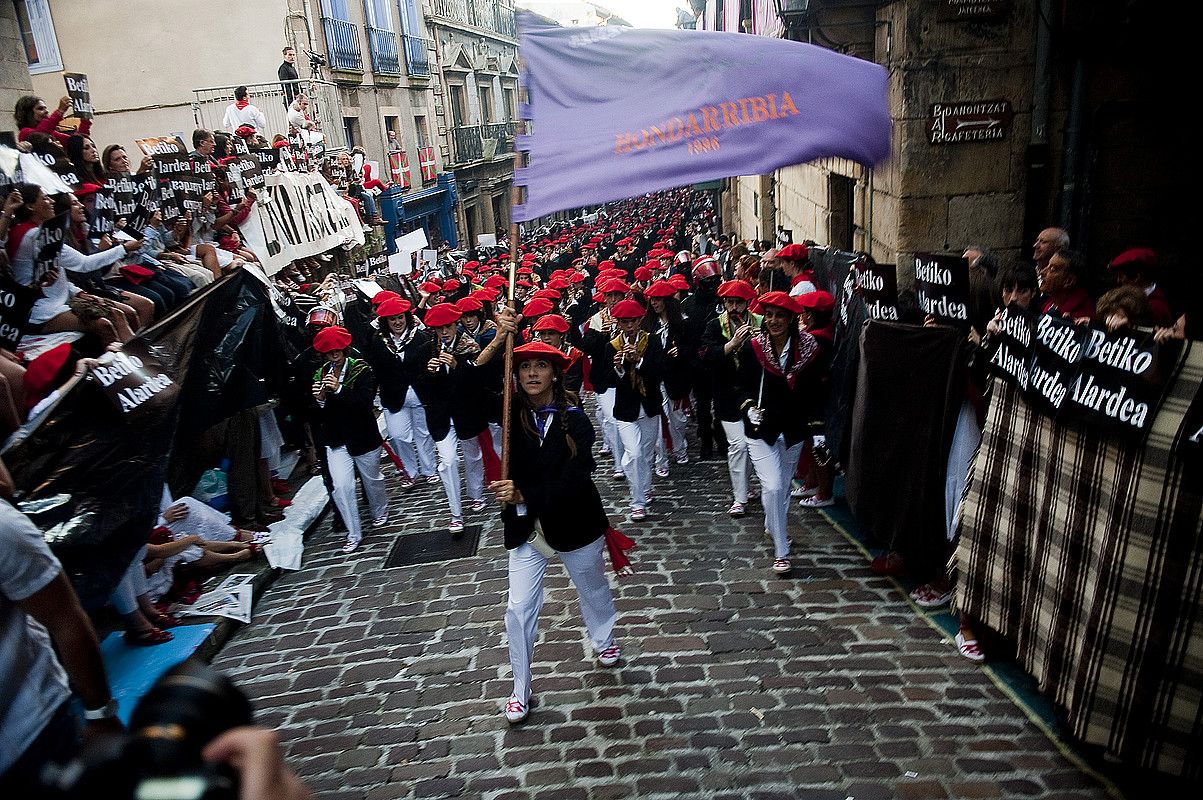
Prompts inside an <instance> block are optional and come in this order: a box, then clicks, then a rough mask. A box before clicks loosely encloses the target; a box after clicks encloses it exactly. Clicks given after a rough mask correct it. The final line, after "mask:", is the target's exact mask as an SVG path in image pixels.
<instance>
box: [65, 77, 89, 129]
mask: <svg viewBox="0 0 1203 800" xmlns="http://www.w3.org/2000/svg"><path fill="white" fill-rule="evenodd" d="M63 83H65V84H66V85H67V96H68V97H70V98H71V110H72V111H74V112H75V116H77V117H79V118H80V119H91V118H92V92H91V91H90V90H89V89H88V76H87V75H84V74H83V73H82V72H64V73H63Z"/></svg>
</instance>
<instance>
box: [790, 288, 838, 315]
mask: <svg viewBox="0 0 1203 800" xmlns="http://www.w3.org/2000/svg"><path fill="white" fill-rule="evenodd" d="M798 305H799V306H801V307H802V308H809V309H813V310H814V311H830V310H831V309H833V308H835V298H834V297H832V296H831V295H830V294H829V293H827V292H825V291H823V290H822V289H819V290H818V291H814V292H807V293H806V294H804V295H800V296H799V297H798Z"/></svg>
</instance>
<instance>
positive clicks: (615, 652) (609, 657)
mask: <svg viewBox="0 0 1203 800" xmlns="http://www.w3.org/2000/svg"><path fill="white" fill-rule="evenodd" d="M597 660H598V662H599V663H600V664H601V665H602V666H603V667H612V666H614V665H615V664H617V663H618V662H619V661H621V660H622V649H621V648H620V647H619V646H618V645H616V644H615V645H610V646H609V647H607V648H606V649H605V650H602V651H601V652H600V653H598V654H597Z"/></svg>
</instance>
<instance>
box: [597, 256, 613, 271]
mask: <svg viewBox="0 0 1203 800" xmlns="http://www.w3.org/2000/svg"><path fill="white" fill-rule="evenodd" d="M597 268H598V270H603V269H614V262H613V261H611V260H610V259H608V258H607V259H606V260H605V261H599V262H597Z"/></svg>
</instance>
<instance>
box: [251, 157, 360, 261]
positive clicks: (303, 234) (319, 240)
mask: <svg viewBox="0 0 1203 800" xmlns="http://www.w3.org/2000/svg"><path fill="white" fill-rule="evenodd" d="M239 228H240V230H241V231H242V238H243V240H244V241H245V242H246V245H247V247H249V248H251V250H253V251H254V253H255V255H256V256H258V257H259V260H260V261H261V262H262V263H263V269H264V270H265V271H266V272H267V274H268V275H274V274H275V273H277V272H279V271H280V270H281V269H283V268H284V267H286V266H287V265H288V264H289V262H291V261H295V260H296V259H298V258H307V257H309V256H316V255H318V254H319V253H324V252H326V251H327V250H331V249H333V248H335V247H338V246H340V245H344V244H347V243H354V244H360V245H361V244H363V241H364V234H363V226H362V225H360V223H359V217H358V215H357V214H356V213H355V208H354V206H352V205H351V204H350V203H349V202H347V201H346V200H344V199H343V198H342V197H340V196H339V194H338V192H337V191H335V190H334V187H333V186H331V185H330V184H329V183H327V182H326V180H325V179H324V178H322V176H321V175H320V174H318V173H316V172H274V173H270V174H268V175H267V179H266V185H265V186H264V189H263V191H261V192H260V193H259V201H258V202H257V203H255V210H254V211H252V212H251V215H250V216H249V217H247V220H246V222H244V223H242V225H241V226H239Z"/></svg>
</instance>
